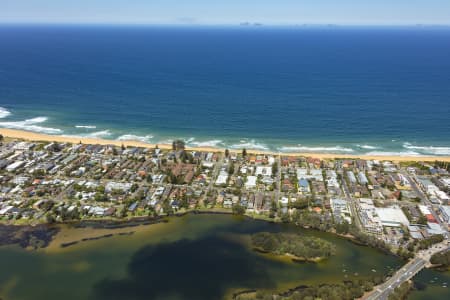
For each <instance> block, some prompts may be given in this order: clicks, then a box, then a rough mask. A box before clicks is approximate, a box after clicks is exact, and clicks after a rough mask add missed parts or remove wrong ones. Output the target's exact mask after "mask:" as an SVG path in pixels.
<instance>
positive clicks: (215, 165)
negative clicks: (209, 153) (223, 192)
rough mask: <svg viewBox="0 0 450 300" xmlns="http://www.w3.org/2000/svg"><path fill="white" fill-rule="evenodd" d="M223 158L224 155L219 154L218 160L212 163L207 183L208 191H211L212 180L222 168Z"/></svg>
mask: <svg viewBox="0 0 450 300" xmlns="http://www.w3.org/2000/svg"><path fill="white" fill-rule="evenodd" d="M224 159H225V157H224V155H222V154H220V158H219V160H218V161H217V162H216V163H215V164H214V169H213V171H212V174H211V182H210V183H209V186H208V191H212V189H213V187H214V181H215V179H216V178H217V176H218V175H219V171H220V169H221V168H222V165H223V161H224Z"/></svg>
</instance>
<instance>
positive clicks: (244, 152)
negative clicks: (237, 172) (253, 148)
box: [242, 148, 247, 157]
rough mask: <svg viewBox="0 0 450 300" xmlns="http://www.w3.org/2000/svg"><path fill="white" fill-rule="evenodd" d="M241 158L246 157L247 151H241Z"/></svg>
mask: <svg viewBox="0 0 450 300" xmlns="http://www.w3.org/2000/svg"><path fill="white" fill-rule="evenodd" d="M242 156H243V157H246V156H247V149H245V148H244V149H242Z"/></svg>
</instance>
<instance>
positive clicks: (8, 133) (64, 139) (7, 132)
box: [0, 128, 450, 162]
mask: <svg viewBox="0 0 450 300" xmlns="http://www.w3.org/2000/svg"><path fill="white" fill-rule="evenodd" d="M0 134H1V135H3V136H4V137H5V138H13V139H23V140H27V141H44V142H60V143H73V144H77V143H80V142H81V143H82V144H98V145H115V146H121V145H124V146H126V147H143V148H154V147H155V146H156V145H155V144H148V143H143V142H140V141H118V140H107V139H100V138H86V137H72V136H71V137H68V136H61V135H48V134H42V133H35V132H29V131H23V130H16V129H6V128H0ZM158 147H159V148H160V149H172V145H169V144H158ZM186 149H187V150H191V151H203V152H223V151H224V150H225V149H221V148H213V147H186ZM230 152H241V150H232V149H230ZM247 152H248V153H252V154H267V155H279V154H281V155H284V156H305V157H315V158H320V159H335V158H354V159H355V158H360V159H366V160H390V161H398V162H400V161H436V160H439V161H446V162H450V156H392V155H389V156H376V155H357V154H356V155H355V154H337V153H300V152H292V153H285V152H283V153H279V152H271V151H261V150H254V149H247Z"/></svg>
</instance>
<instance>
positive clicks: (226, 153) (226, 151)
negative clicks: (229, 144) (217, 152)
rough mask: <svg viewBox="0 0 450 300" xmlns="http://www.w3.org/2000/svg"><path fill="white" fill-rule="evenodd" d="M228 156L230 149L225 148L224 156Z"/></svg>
mask: <svg viewBox="0 0 450 300" xmlns="http://www.w3.org/2000/svg"><path fill="white" fill-rule="evenodd" d="M228 156H230V150H228V149H225V157H226V158H228Z"/></svg>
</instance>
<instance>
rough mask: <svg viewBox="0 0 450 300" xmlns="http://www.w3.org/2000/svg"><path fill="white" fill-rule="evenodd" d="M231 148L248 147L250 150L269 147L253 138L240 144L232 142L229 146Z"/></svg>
mask: <svg viewBox="0 0 450 300" xmlns="http://www.w3.org/2000/svg"><path fill="white" fill-rule="evenodd" d="M230 148H231V149H243V148H245V149H247V150H248V149H250V150H269V148H268V147H267V146H266V145H264V144H261V143H257V142H256V141H255V140H250V141H245V142H242V141H241V143H240V144H234V145H231V146H230Z"/></svg>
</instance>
